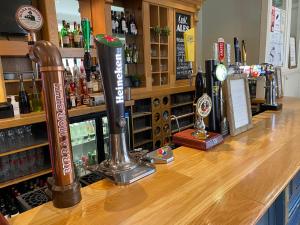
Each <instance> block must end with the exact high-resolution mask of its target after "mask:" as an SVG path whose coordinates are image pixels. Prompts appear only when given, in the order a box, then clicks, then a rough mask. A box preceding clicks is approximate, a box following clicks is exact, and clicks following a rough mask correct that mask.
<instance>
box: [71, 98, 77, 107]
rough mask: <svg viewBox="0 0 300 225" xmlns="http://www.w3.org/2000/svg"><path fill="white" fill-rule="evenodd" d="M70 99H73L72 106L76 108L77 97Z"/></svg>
mask: <svg viewBox="0 0 300 225" xmlns="http://www.w3.org/2000/svg"><path fill="white" fill-rule="evenodd" d="M70 99H71V106H72V107H76V97H75V96H71V97H70Z"/></svg>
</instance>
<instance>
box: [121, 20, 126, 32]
mask: <svg viewBox="0 0 300 225" xmlns="http://www.w3.org/2000/svg"><path fill="white" fill-rule="evenodd" d="M126 29H127V27H126V21H125V20H122V31H123V32H126Z"/></svg>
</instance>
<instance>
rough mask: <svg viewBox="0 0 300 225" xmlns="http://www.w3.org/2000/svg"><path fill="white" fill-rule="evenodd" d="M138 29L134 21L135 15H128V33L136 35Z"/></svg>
mask: <svg viewBox="0 0 300 225" xmlns="http://www.w3.org/2000/svg"><path fill="white" fill-rule="evenodd" d="M137 33H138V31H137V26H136V23H135V17H134V15H133V16H131V15H130V34H132V35H137Z"/></svg>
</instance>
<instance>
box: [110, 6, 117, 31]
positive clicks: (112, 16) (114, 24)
mask: <svg viewBox="0 0 300 225" xmlns="http://www.w3.org/2000/svg"><path fill="white" fill-rule="evenodd" d="M111 30H112V33H113V34H114V33H116V21H115V16H114V11H111Z"/></svg>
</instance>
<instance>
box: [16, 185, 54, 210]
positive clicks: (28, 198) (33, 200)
mask: <svg viewBox="0 0 300 225" xmlns="http://www.w3.org/2000/svg"><path fill="white" fill-rule="evenodd" d="M46 188H47V187H43V188H40V189H37V190H34V191H31V192H28V193H25V194H22V195H20V196H18V197H17V200H18V201H19V203H20V205H21V207H22V208H23V210H24V211H26V210H29V209H32V208H35V207H37V206H39V205H42V204H44V203H46V202H49V201H50V199H49V197H48V196H47V194H46V192H45V190H46Z"/></svg>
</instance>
